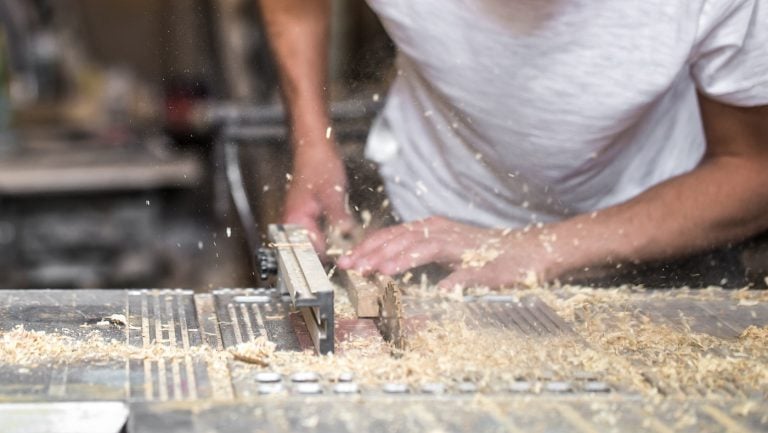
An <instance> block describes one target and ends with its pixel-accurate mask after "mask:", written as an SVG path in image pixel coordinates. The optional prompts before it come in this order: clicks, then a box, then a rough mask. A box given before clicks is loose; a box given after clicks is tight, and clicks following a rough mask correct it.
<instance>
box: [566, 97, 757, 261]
mask: <svg viewBox="0 0 768 433" xmlns="http://www.w3.org/2000/svg"><path fill="white" fill-rule="evenodd" d="M699 103H700V106H701V114H702V120H703V123H704V130H705V134H706V140H707V150H706V153H705V155H704V158H703V160H702V161H701V163H700V164H699V165H698V167H696V168H695V169H694V170H692V171H691V172H689V173H686V174H684V175H681V176H678V177H675V178H673V179H670V180H668V181H666V182H663V183H661V184H659V185H657V186H655V187H653V188H651V189H649V190H648V191H646V192H644V193H642V194H640V195H639V196H637V197H636V198H634V199H632V200H629V201H628V202H626V203H624V204H620V205H618V206H614V207H611V208H607V209H605V210H603V211H600V212H598V213H597V215H596V216H594V217H593V216H592V215H582V216H579V217H576V218H573V219H571V220H568V221H566V222H563V223H559V224H557V225H555V226H554V227H552V231H553V232H555V233H562V234H563V235H564V237H565V238H571V239H578V240H579V245H580V248H572V247H568V246H565V245H564V246H563V247H564V249H565V251H564V254H566V255H572V254H578V255H579V256H581V257H582V260H581V261H580V262H579V261H576V262H574V263H575V264H576V266H570V267H572V268H577V267H579V266H581V265H584V266H587V265H588V263H586V262H593V263H594V262H597V263H601V262H602V263H605V262H606V261H607V260H608V259H609V258H610V259H612V260H614V261H619V262H621V261H625V262H626V261H645V260H655V259H666V258H673V257H676V256H681V255H685V254H690V253H694V252H699V251H703V250H706V249H710V248H713V247H716V246H719V245H723V244H726V243H729V242H735V241H740V240H743V239H744V238H747V237H749V236H751V235H753V234H756V233H758V232H760V231H763V230H766V229H768V187H767V186H768V106H763V107H755V108H738V107H732V106H728V105H724V104H721V103H718V102H715V101H713V100H710V99H707V98H706V97H703V96H700V97H699ZM567 262H568V261H567V260H566V261H565V263H567Z"/></svg>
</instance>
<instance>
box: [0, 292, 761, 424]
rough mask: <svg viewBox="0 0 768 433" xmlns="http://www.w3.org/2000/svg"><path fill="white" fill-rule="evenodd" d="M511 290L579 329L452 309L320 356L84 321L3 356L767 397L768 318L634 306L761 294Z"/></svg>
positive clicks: (8, 338) (14, 360)
mask: <svg viewBox="0 0 768 433" xmlns="http://www.w3.org/2000/svg"><path fill="white" fill-rule="evenodd" d="M340 292H341V293H343V291H340ZM434 293H437V292H434ZM514 293H516V294H518V295H522V294H529V295H536V296H538V297H539V298H541V299H542V300H544V301H545V302H546V303H547V304H548V305H550V306H551V307H552V308H553V309H554V310H555V311H556V312H557V313H558V314H559V315H560V316H561V317H562V318H563V319H564V320H566V321H567V322H569V323H570V324H571V326H572V327H573V328H574V330H575V331H576V333H577V334H578V336H579V337H573V336H559V337H558V336H553V337H536V338H530V337H528V336H525V335H522V334H517V333H514V332H510V331H509V330H503V329H488V328H485V329H482V330H478V329H474V328H469V327H467V326H466V325H465V321H464V320H462V319H463V318H461V317H455V316H454V317H452V316H450V314H448V315H446V317H445V319H443V320H442V321H441V322H436V321H435V322H425V323H424V324H423V325H422V326H420V327H418V329H409V334H408V349H407V350H395V349H394V348H393V347H392V346H390V345H389V344H387V343H385V342H384V341H383V340H381V339H378V338H362V337H357V338H351V339H350V340H347V341H344V342H341V343H339V344H338V345H337V354H336V355H331V356H317V355H315V354H314V353H313V352H311V351H307V352H287V351H278V350H275V346H274V344H273V343H270V342H268V341H266V340H265V339H262V340H256V341H254V342H250V343H245V344H243V345H238V346H236V347H234V348H232V350H223V351H219V350H215V349H213V348H210V347H207V346H203V347H192V348H188V349H184V348H180V347H170V346H169V345H168V344H167V342H152V343H149V344H147V345H146V346H144V347H134V346H130V345H128V344H126V343H124V342H120V341H116V340H109V339H106V338H104V337H103V334H102V333H100V332H99V331H91V332H90V333H87V334H85V333H84V332H85V331H83V333H81V334H80V335H79V336H76V335H75V331H66V330H62V331H60V332H57V333H46V332H40V331H32V330H28V329H25V328H24V327H22V326H17V327H16V328H14V329H12V330H9V331H5V332H2V331H0V364H2V365H14V366H18V367H20V368H33V367H37V366H44V365H51V364H63V363H73V362H86V363H101V362H107V361H110V360H125V359H149V360H157V359H169V358H171V359H172V358H181V357H187V356H192V357H197V358H200V359H203V360H206V361H207V362H209V364H211V365H213V366H214V367H216V368H218V369H220V370H222V376H223V377H224V376H226V374H227V369H228V367H227V363H229V362H238V364H239V365H242V367H243V369H245V371H253V370H264V369H266V370H270V371H277V372H280V373H283V374H285V375H290V374H292V373H295V372H301V371H314V372H317V373H319V374H321V375H322V376H323V377H325V378H327V379H329V380H333V379H334V378H336V377H338V375H339V374H340V373H343V372H351V373H353V374H354V376H355V380H356V381H357V382H358V383H359V384H360V385H361V386H363V387H366V386H370V387H375V386H378V385H380V384H382V383H387V382H401V383H406V384H409V385H411V386H413V387H418V386H420V385H423V384H425V383H431V382H441V383H451V382H453V383H457V382H461V381H465V380H469V381H472V382H473V383H475V384H476V385H477V387H478V389H479V390H480V391H490V390H492V389H493V387H494V386H499V384H502V383H509V382H510V381H512V380H515V379H517V378H524V379H527V380H533V381H536V380H537V379H546V380H558V379H562V380H571V379H573V377H574V376H575V375H576V373H577V372H591V373H595V374H597V375H599V377H600V380H604V381H606V382H608V383H611V384H613V385H614V386H616V387H617V388H620V389H626V390H632V391H633V392H640V393H642V394H643V395H649V396H654V395H656V396H658V394H659V393H661V394H662V395H680V394H686V395H690V393H691V392H697V393H698V394H699V395H702V396H705V397H708V396H709V397H716V396H722V395H723V393H724V392H725V393H726V394H727V393H730V394H732V395H746V396H751V395H754V393H755V392H757V393H758V394H760V395H762V396H763V397H764V398H765V397H766V396H768V328H767V327H759V326H750V327H748V328H746V329H745V330H744V332H742V334H741V335H740V336H738V338H733V339H722V338H717V337H713V336H711V335H707V334H702V333H697V332H693V331H691V329H690V328H688V327H687V325H686V323H687V322H686V321H685V320H684V318H683V320H682V325H680V326H674V325H672V324H664V323H655V322H653V321H651V320H650V319H649V317H647V316H646V315H645V314H644V313H643V312H642V311H637V310H635V309H634V306H633V305H634V303H635V302H638V301H647V300H648V299H656V300H660V301H663V300H665V299H674V298H680V297H683V298H684V297H691V298H693V297H698V296H700V297H701V298H702V299H731V300H732V301H733V302H734V304H735V303H737V302H738V300H742V299H746V300H758V301H759V300H761V299H762V297H763V296H765V295H764V293H762V292H749V291H737V292H733V291H722V290H721V289H716V288H711V289H708V290H705V291H695V290H690V291H686V290H681V291H678V292H674V291H663V292H662V291H653V290H646V289H643V288H642V287H629V286H627V287H620V288H613V289H591V288H581V287H571V286H564V287H558V288H556V289H544V288H539V289H532V290H528V291H525V292H522V293H521V292H514ZM432 296H438V295H436V294H433V295H432ZM338 299H343V297H341V296H339V297H338ZM342 302H343V301H342ZM454 303H455V300H450V299H449V300H446V301H445V302H444V303H443V304H441V305H443V307H444V308H446V309H451V307H452V305H454ZM338 313H339V310H338V309H337V314H338ZM76 337H77V338H76ZM393 355H395V356H393ZM238 360H243V361H246V362H240V361H238ZM254 360H256V361H255V362H254ZM742 409H743V410H742V411H743V412H748V411H749V410H750V408H749V407H745V408H742Z"/></svg>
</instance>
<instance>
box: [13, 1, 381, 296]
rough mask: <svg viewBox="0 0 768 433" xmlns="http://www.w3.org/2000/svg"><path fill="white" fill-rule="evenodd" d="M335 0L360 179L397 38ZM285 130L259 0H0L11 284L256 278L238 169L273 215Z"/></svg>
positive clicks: (345, 137)
mask: <svg viewBox="0 0 768 433" xmlns="http://www.w3.org/2000/svg"><path fill="white" fill-rule="evenodd" d="M333 10H334V12H333V26H332V28H333V33H332V37H331V47H330V53H331V57H330V58H331V62H330V76H331V95H332V100H333V104H332V105H333V115H334V119H335V128H336V130H337V131H338V136H339V141H340V144H341V145H342V148H343V151H344V155H345V156H346V159H347V161H348V163H349V166H350V167H349V168H350V170H351V173H352V176H353V177H355V178H356V180H355V181H354V182H353V183H354V184H355V185H356V186H357V188H358V189H359V190H363V189H365V188H369V187H370V185H372V182H375V180H374V179H372V178H371V179H369V178H368V177H367V176H369V174H370V171H369V170H368V168H367V167H366V166H365V164H364V163H363V162H362V157H361V155H362V144H363V142H364V138H365V133H366V131H367V129H368V125H369V124H370V121H371V119H372V117H373V116H374V115H375V112H376V110H377V109H378V106H380V104H381V100H382V99H383V95H384V94H385V92H386V86H387V82H388V77H389V76H390V75H391V64H392V58H393V55H394V48H393V47H392V44H391V42H390V41H389V40H388V38H387V36H386V35H385V33H384V32H383V30H382V29H381V27H380V25H379V23H378V21H377V20H376V18H375V17H374V16H373V14H372V13H371V12H370V11H369V10H368V9H367V8H366V6H365V3H364V2H362V1H355V0H335V1H334V2H333ZM380 95H381V96H380ZM285 134H286V130H285V126H284V123H283V115H282V109H281V107H280V104H279V94H278V88H277V82H276V74H275V70H274V68H273V65H272V61H271V57H270V53H269V50H268V47H267V43H266V41H265V38H264V34H263V32H262V29H261V25H260V19H259V15H258V10H257V4H256V1H255V0H0V288H9V287H13V288H44V287H56V288H68V287H72V288H79V287H103V288H110V287H122V288H125V287H186V288H193V289H196V290H205V289H208V288H209V287H234V286H248V285H250V284H252V276H251V268H250V252H249V248H252V247H249V246H248V245H247V244H246V241H245V239H246V236H245V235H246V234H247V233H244V231H245V232H247V231H249V230H250V231H253V228H252V227H251V228H249V227H243V225H242V224H240V220H239V219H238V213H237V211H236V209H235V207H234V204H233V200H232V196H231V194H230V193H231V191H230V189H231V188H230V187H229V185H231V182H232V181H233V180H234V181H237V180H241V181H242V183H243V184H244V187H243V189H242V191H239V193H241V195H242V194H244V195H245V196H247V198H248V200H249V201H250V203H252V205H253V207H252V212H253V214H254V215H253V216H254V220H255V221H256V222H257V223H258V224H259V227H263V224H265V223H267V222H270V221H275V220H276V219H277V216H278V215H279V211H280V209H279V207H280V200H281V197H282V194H281V191H283V189H284V182H285V173H286V172H287V171H288V169H289V167H290V160H289V158H290V152H289V147H288V144H287V143H286V140H285ZM228 181H229V182H230V184H229V185H228ZM355 194H356V193H355V192H353V195H355Z"/></svg>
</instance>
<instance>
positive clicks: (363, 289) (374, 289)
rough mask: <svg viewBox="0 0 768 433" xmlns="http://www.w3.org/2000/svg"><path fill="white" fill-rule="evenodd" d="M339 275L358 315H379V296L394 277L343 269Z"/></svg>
mask: <svg viewBox="0 0 768 433" xmlns="http://www.w3.org/2000/svg"><path fill="white" fill-rule="evenodd" d="M339 275H340V278H341V281H342V284H343V285H344V287H346V289H347V293H348V294H349V300H350V302H351V303H352V306H353V307H354V309H355V314H357V317H379V298H380V297H381V295H382V294H383V293H384V288H385V287H386V286H387V283H389V282H391V281H392V279H391V278H389V277H386V276H383V275H375V276H373V277H364V276H363V275H362V274H360V273H359V272H357V271H341V272H340V273H339Z"/></svg>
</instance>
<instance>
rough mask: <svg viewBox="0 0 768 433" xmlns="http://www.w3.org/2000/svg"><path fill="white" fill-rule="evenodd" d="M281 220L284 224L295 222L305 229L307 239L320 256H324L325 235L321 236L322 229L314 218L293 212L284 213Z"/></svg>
mask: <svg viewBox="0 0 768 433" xmlns="http://www.w3.org/2000/svg"><path fill="white" fill-rule="evenodd" d="M283 222H284V223H285V224H295V225H298V226H301V227H302V228H304V229H306V230H307V235H308V236H309V240H310V242H312V246H313V247H314V248H315V251H316V252H317V253H318V254H319V255H320V256H321V258H324V257H325V247H326V242H325V236H323V234H322V230H320V225H319V224H318V223H317V219H316V218H313V217H312V215H311V214H305V213H293V214H288V215H286V216H285V217H284V219H283Z"/></svg>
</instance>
